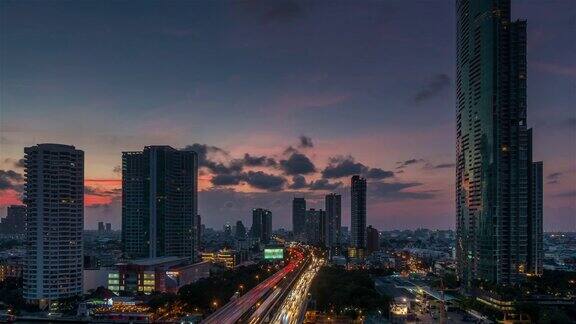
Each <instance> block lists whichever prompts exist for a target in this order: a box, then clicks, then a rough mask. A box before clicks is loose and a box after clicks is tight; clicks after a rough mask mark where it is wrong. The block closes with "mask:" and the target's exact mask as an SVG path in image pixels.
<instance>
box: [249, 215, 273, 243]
mask: <svg viewBox="0 0 576 324" xmlns="http://www.w3.org/2000/svg"><path fill="white" fill-rule="evenodd" d="M250 231H251V234H252V237H255V238H259V239H260V242H261V243H263V244H268V243H270V239H271V238H272V212H271V211H269V210H267V209H263V208H255V209H253V210H252V229H251V230H250Z"/></svg>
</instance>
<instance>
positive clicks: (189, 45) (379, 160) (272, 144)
mask: <svg viewBox="0 0 576 324" xmlns="http://www.w3.org/2000/svg"><path fill="white" fill-rule="evenodd" d="M3 6H4V7H5V8H6V9H5V10H7V11H9V12H10V13H11V15H10V17H9V18H10V19H3V22H2V27H3V28H2V30H3V32H2V33H3V36H6V38H7V45H9V46H6V48H8V47H9V48H10V49H9V50H6V52H4V51H5V49H3V50H2V51H3V55H2V56H3V57H4V60H5V62H7V63H10V64H5V65H6V66H7V69H6V71H5V73H3V74H2V84H3V86H2V88H3V91H2V92H3V93H5V94H6V96H3V99H2V103H1V105H2V108H1V111H0V113H1V121H0V128H1V134H0V135H1V136H2V142H1V147H0V155H1V156H2V159H0V169H1V170H3V172H2V174H1V176H2V177H1V179H0V180H2V187H0V205H1V207H2V211H1V212H0V214H2V216H4V215H5V207H6V206H7V205H9V204H14V203H19V199H18V198H19V196H20V194H21V188H22V178H21V175H22V173H23V169H22V168H21V167H20V163H19V161H20V159H21V158H22V157H23V148H24V147H25V146H30V145H35V144H37V143H45V142H56V143H64V144H70V145H74V146H76V147H77V148H78V149H81V150H83V151H84V152H85V153H86V163H85V166H86V174H85V177H86V181H85V185H86V211H85V215H86V221H85V223H86V226H87V228H91V229H94V228H96V225H97V223H98V221H104V222H111V223H112V224H113V227H114V228H119V225H120V219H121V217H120V215H121V210H120V202H119V197H120V187H119V183H120V182H119V181H120V173H119V170H118V167H119V166H120V164H121V163H120V160H121V152H122V151H127V150H136V149H141V148H142V147H143V146H145V145H152V144H165V145H171V146H173V147H175V148H185V147H186V146H192V145H194V143H200V144H202V145H207V146H202V145H196V146H195V147H196V148H197V149H200V150H207V151H208V152H209V153H210V154H209V159H204V160H202V161H201V162H203V163H204V164H203V165H201V169H200V172H201V174H200V179H199V180H200V181H199V189H200V190H199V213H200V214H201V215H202V216H203V221H204V223H205V224H206V225H207V226H209V227H214V228H221V226H222V225H223V224H225V223H226V221H229V222H233V221H236V220H237V219H240V220H242V221H243V222H244V224H250V221H249V220H250V216H251V210H252V208H256V207H262V208H266V209H270V210H271V211H272V212H273V214H274V227H275V228H278V227H284V228H290V227H291V200H292V198H293V196H295V195H296V196H305V197H306V200H307V203H308V207H312V208H322V207H323V198H324V196H325V194H326V193H328V192H336V193H339V194H341V195H342V200H343V201H342V202H343V205H342V209H343V212H342V218H343V221H342V223H343V225H348V224H350V214H349V210H350V206H349V200H350V199H349V194H348V193H347V192H348V191H349V187H348V186H347V181H348V177H349V176H351V175H352V174H353V173H354V174H355V173H360V174H362V175H363V176H365V177H368V178H369V182H368V202H367V204H368V207H367V210H368V223H367V225H373V226H375V227H376V228H378V229H394V228H400V229H402V228H417V227H430V228H452V229H453V228H454V220H455V216H454V210H455V207H454V190H453V183H454V169H453V164H454V161H455V157H454V150H453V145H452V144H453V143H454V142H455V136H454V109H455V108H454V107H455V103H454V96H453V93H454V84H455V82H454V75H455V65H454V61H455V52H456V50H455V46H454V45H455V41H454V39H455V38H454V35H455V26H454V19H453V17H454V15H455V13H454V7H455V6H454V4H453V3H451V2H447V3H442V4H432V5H430V4H425V3H417V4H414V8H413V9H410V10H407V9H404V8H402V7H401V6H400V5H399V4H398V3H393V4H386V5H384V4H365V5H364V6H362V7H361V8H360V7H355V6H353V5H346V4H344V3H341V4H340V5H339V6H335V7H334V8H330V10H329V12H330V13H331V14H330V15H328V14H326V11H325V10H326V8H325V7H323V8H317V7H314V6H309V5H306V4H302V3H297V2H295V3H294V5H293V6H288V7H279V8H277V7H274V6H273V5H270V7H268V6H266V5H265V6H257V5H256V6H255V7H254V8H241V10H238V11H235V12H233V13H232V12H227V11H226V10H225V9H226V6H225V5H212V7H210V6H208V8H206V7H204V8H203V9H206V10H204V12H207V15H206V16H207V17H196V16H194V14H192V12H193V11H194V10H192V9H198V8H196V7H198V6H206V5H202V4H193V5H190V4H189V5H183V4H179V5H174V7H169V6H160V8H157V9H159V10H160V12H161V13H165V14H166V15H174V19H172V20H170V21H169V22H167V21H164V20H163V19H158V18H156V19H155V20H153V23H151V24H150V26H148V27H147V28H143V29H141V30H140V32H137V31H136V30H135V29H134V27H133V26H132V25H131V23H132V24H134V26H138V27H142V26H143V25H144V24H143V22H142V21H139V20H130V19H135V18H129V19H128V20H129V21H124V20H123V19H124V17H120V16H117V15H115V14H109V13H106V10H104V7H100V6H99V5H98V4H91V5H70V6H66V7H59V5H58V4H57V3H52V4H44V5H39V6H38V8H36V9H32V10H28V9H27V10H26V12H25V11H24V10H23V9H24V8H22V7H21V5H20V4H16V3H10V4H8V5H3ZM92 6H93V7H92ZM117 6H118V8H116V9H118V12H123V10H132V9H137V10H138V11H139V13H141V14H142V15H143V17H150V16H151V15H152V13H151V10H152V8H150V7H146V6H142V7H139V8H131V7H130V5H120V4H117ZM178 6H181V7H180V8H179V7H178ZM569 6H570V5H569V4H567V3H563V2H553V3H551V4H547V6H543V5H539V4H537V3H521V4H520V3H516V4H515V5H514V7H513V10H512V12H513V16H514V18H518V17H521V18H526V19H527V20H528V22H529V23H528V38H529V41H528V43H529V48H528V76H529V77H528V110H529V111H530V118H529V121H528V123H529V125H528V126H529V127H534V128H535V129H536V130H537V131H536V132H535V134H534V142H535V143H534V150H535V152H534V160H535V161H539V160H543V161H544V162H545V163H544V172H543V175H544V178H545V180H544V181H545V183H544V185H545V189H544V195H545V196H544V229H545V230H574V229H576V220H575V219H574V215H576V201H575V200H576V199H575V196H574V195H575V193H576V192H575V191H574V186H573V184H574V183H576V170H575V169H574V157H575V155H576V151H575V150H576V149H575V147H576V145H574V137H575V135H576V133H575V130H576V126H575V124H574V121H575V120H576V119H575V116H574V111H573V110H570V104H573V102H574V101H575V98H574V92H573V91H570V89H571V88H570V84H573V82H574V78H575V77H576V76H575V73H574V66H572V65H570V63H569V62H570V60H569V58H570V53H573V48H571V46H573V45H570V44H571V42H569V31H570V30H573V29H574V27H573V26H574V20H573V19H572V20H570V16H569V13H570V10H569V9H570V7H569ZM36 10H37V11H36ZM176 11H181V13H177V12H176ZM40 12H42V13H43V15H40V14H39V13H40ZM386 12H394V15H391V14H386ZM430 12H431V13H432V14H430ZM70 13H74V14H77V15H78V17H77V18H71V16H74V15H68V14H70ZM344 14H351V15H353V17H355V18H361V17H364V18H366V19H353V20H354V21H351V23H352V25H351V26H347V25H346V26H345V24H344V22H345V21H344V22H342V23H336V20H338V18H339V17H341V16H342V15H344ZM86 15H90V16H92V15H93V17H98V18H99V19H100V21H101V22H102V25H98V24H85V25H81V26H77V28H75V30H76V31H77V33H76V34H69V35H66V36H61V35H59V30H61V29H65V28H69V27H70V25H74V24H77V23H78V20H77V19H81V18H82V17H85V16H86ZM188 15H190V17H189V16H188ZM430 16H435V17H446V19H444V20H445V21H444V20H442V19H440V20H436V19H435V20H434V21H433V22H432V21H431V19H432V18H430ZM30 17H34V18H35V19H27V18H30ZM254 17H255V18H256V19H253V18H254ZM407 17H410V19H407ZM418 17H420V18H421V19H416V18H418ZM187 18H190V19H187ZM227 18H230V19H227ZM210 19H213V20H214V19H215V20H216V21H218V22H221V25H220V26H221V28H220V29H218V30H216V31H208V30H206V28H205V27H206V24H207V21H206V20H210ZM322 19H327V20H326V21H327V22H326V23H321V22H320V20H322ZM348 19H350V20H352V19H351V18H348ZM226 20H228V22H224V21H226ZM247 21H254V22H253V23H249V24H246V22H247ZM414 21H416V22H417V23H416V24H415V26H409V25H410V24H412V23H413V22H414ZM48 22H50V24H48ZM331 23H334V24H331ZM237 24H243V26H244V27H243V28H239V29H238V28H234V27H236V26H237ZM46 25H51V26H54V27H51V28H47V29H46V28H44V26H46ZM296 25H297V26H304V27H298V28H297V27H296ZM39 26H42V30H40V29H39ZM332 26H334V28H335V30H332V29H331V28H332ZM423 26H428V27H430V26H432V28H423ZM329 27H330V28H329ZM299 28H310V29H311V30H313V31H314V33H312V34H311V36H309V37H296V36H295V35H297V34H298V33H299ZM348 28H350V30H348ZM423 30H425V32H424V33H423V35H418V37H414V36H416V35H415V33H416V31H418V32H422V31H423ZM334 31H336V32H338V31H341V33H340V35H341V36H340V37H341V38H337V39H335V38H334V37H329V36H330V35H333V33H334ZM278 35H282V36H290V37H279V38H283V39H286V38H289V39H290V41H287V42H286V43H278V42H277V41H276V40H275V38H277V37H276V36H278ZM357 35H361V37H357ZM128 37H132V38H131V39H132V40H133V42H135V43H136V44H132V45H137V46H132V48H128V47H123V46H120V45H119V44H121V42H122V41H123V40H125V39H127V38H128ZM31 39H36V40H38V41H37V42H34V43H33V45H30V42H27V41H28V40H31ZM147 39H152V40H154V42H151V43H148V42H147ZM353 39H357V40H356V41H354V42H352V40H353ZM98 42H100V43H101V44H102V46H101V47H99V46H96V45H94V43H98ZM315 42H318V43H319V46H314V43H315ZM342 42H352V43H351V44H352V46H348V48H346V49H344V50H345V51H344V52H342V53H340V52H339V51H341V50H343V48H342V47H338V44H340V43H342ZM27 44H28V45H27ZM155 44H162V46H157V45H155ZM198 44H201V46H202V47H203V48H204V50H203V51H200V52H199V53H196V51H195V49H197V45H198ZM86 45H90V46H86ZM116 45H118V46H119V47H117V46H116ZM367 45H370V46H367ZM29 46H31V47H29ZM34 46H41V48H42V50H39V49H38V48H35V47H34ZM63 46H69V47H70V51H69V52H68V53H67V54H62V53H61V52H60V49H61V48H63ZM115 46H116V47H115ZM138 46H140V48H141V49H143V50H142V51H141V52H140V53H138V52H136V50H134V48H137V47H138ZM164 46H165V48H166V49H165V50H162V48H163V47H164ZM86 47H87V48H88V49H93V50H94V51H95V52H96V53H98V54H99V57H100V58H98V57H95V56H94V55H89V54H90V53H89V51H88V50H87V49H85V48H86ZM300 47H305V48H308V49H309V51H308V52H305V51H300V50H298V48H300ZM111 48H114V49H117V51H111V50H110V49H111ZM263 49H265V50H264V51H263ZM571 49H572V51H571ZM227 51H230V52H231V53H232V54H231V55H230V57H233V58H235V60H226V56H224V53H225V52H227ZM254 51H258V54H257V55H256V56H255V57H253V56H254ZM419 51H420V52H419ZM422 51H425V52H424V53H429V55H428V56H427V57H426V58H425V59H422V58H420V59H417V57H419V56H421V55H422V54H423V52H422ZM39 53H42V54H39ZM183 53H184V54H191V53H196V54H195V55H194V56H191V57H183V55H182V54H183ZM213 53H217V54H218V55H216V58H210V57H211V56H214V55H211V54H213ZM263 53H265V54H263ZM338 53H340V54H338ZM399 53H402V55H405V56H406V57H405V58H400V56H399ZM407 53H408V54H407ZM410 53H413V54H410ZM4 54H5V55H4ZM67 55H73V56H74V58H75V59H73V60H69V57H67ZM416 55H417V56H416ZM184 56H186V55H184ZM102 57H103V58H106V60H111V61H114V59H117V60H119V62H124V63H126V62H131V63H126V64H125V65H124V66H118V65H117V64H115V63H108V62H107V61H104V60H103V59H102ZM155 57H158V58H159V59H160V60H162V61H161V62H159V64H156V63H157V61H156V60H155V59H154V58H155ZM350 57H358V58H359V59H358V60H352V61H353V62H351V61H350ZM320 58H326V59H325V60H324V59H320ZM22 60H26V62H23V61H22ZM89 60H94V61H89ZM225 61H226V62H225ZM233 61H237V62H233ZM324 61H325V62H324ZM344 61H346V62H348V64H350V66H347V65H343V64H342V62H344ZM150 62H153V63H155V64H154V66H151V65H152V64H150ZM163 62H169V64H168V63H166V64H164V63H163ZM259 62H264V63H263V64H262V65H261V66H260V64H258V63H259ZM24 63H26V64H24ZM89 63H93V64H89ZM173 63H176V64H173ZM199 63H202V64H199ZM431 63H432V64H431ZM181 64H184V65H183V66H184V68H183V69H182V72H181V73H173V72H174V70H173V67H169V66H168V65H175V66H180V65H181ZM202 65H205V66H212V67H216V66H219V67H220V66H221V68H219V69H218V71H216V72H214V71H213V70H212V69H209V68H208V69H206V68H205V67H203V66H202ZM23 66H24V67H27V68H22V67H23ZM336 66H337V67H338V68H336ZM16 67H18V68H16ZM295 67H298V68H297V69H296V68H295ZM117 69H118V71H117ZM251 72H255V73H251ZM148 75H156V76H157V81H147V82H145V81H143V80H145V79H147V78H146V76H148ZM192 75H194V76H193V77H192ZM163 84H165V85H163ZM53 115H58V116H60V117H61V118H58V119H54V118H52V116H53ZM430 115H433V116H434V118H435V119H434V122H433V123H430ZM343 129H344V130H345V131H342V130H343ZM301 136H302V137H301ZM290 148H291V149H290ZM296 151H297V152H296ZM373 152H378V154H373ZM245 154H249V155H245ZM348 156H352V157H353V158H354V159H353V160H352V159H349V158H347V157H348ZM262 157H264V158H262ZM331 158H333V159H331ZM219 162H223V164H219ZM346 171H347V172H348V173H346ZM351 171H356V172H353V173H349V172H351ZM339 172H344V173H339ZM342 174H345V176H343V177H338V176H339V175H342ZM369 175H372V176H373V177H374V178H372V179H371V180H370V177H369ZM302 177H305V178H302ZM339 182H341V183H342V184H340V185H338V186H337V184H338V183H339ZM319 189H324V190H319Z"/></svg>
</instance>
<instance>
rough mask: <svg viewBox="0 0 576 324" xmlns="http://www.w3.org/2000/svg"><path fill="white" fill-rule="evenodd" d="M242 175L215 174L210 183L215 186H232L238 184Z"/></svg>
mask: <svg viewBox="0 0 576 324" xmlns="http://www.w3.org/2000/svg"><path fill="white" fill-rule="evenodd" d="M240 180H242V175H235V174H217V175H215V176H213V177H212V179H210V182H211V183H212V184H213V185H215V186H232V185H237V184H240Z"/></svg>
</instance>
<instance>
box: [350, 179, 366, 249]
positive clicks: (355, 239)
mask: <svg viewBox="0 0 576 324" xmlns="http://www.w3.org/2000/svg"><path fill="white" fill-rule="evenodd" d="M350 199H351V201H350V225H351V228H352V231H351V237H350V247H351V248H352V249H354V250H365V249H366V179H364V178H361V177H360V176H357V175H355V176H353V177H352V182H351V186H350ZM356 252H358V251H352V253H356ZM361 253H362V252H358V254H361Z"/></svg>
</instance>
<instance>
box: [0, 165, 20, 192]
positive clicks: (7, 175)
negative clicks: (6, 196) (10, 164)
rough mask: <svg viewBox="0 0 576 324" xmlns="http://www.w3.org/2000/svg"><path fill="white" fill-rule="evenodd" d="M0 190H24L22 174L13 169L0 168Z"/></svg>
mask: <svg viewBox="0 0 576 324" xmlns="http://www.w3.org/2000/svg"><path fill="white" fill-rule="evenodd" d="M0 190H15V191H17V192H22V191H23V190H24V176H22V175H21V174H20V173H18V172H16V171H13V170H0Z"/></svg>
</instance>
